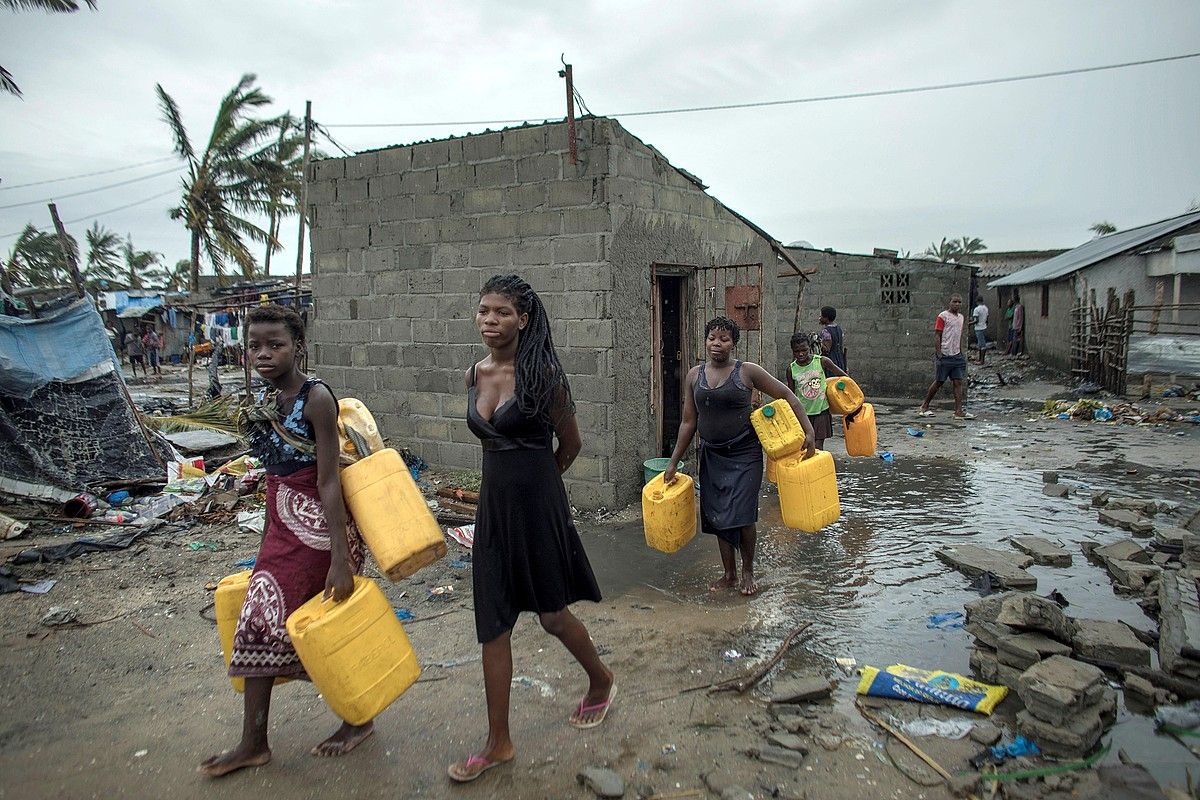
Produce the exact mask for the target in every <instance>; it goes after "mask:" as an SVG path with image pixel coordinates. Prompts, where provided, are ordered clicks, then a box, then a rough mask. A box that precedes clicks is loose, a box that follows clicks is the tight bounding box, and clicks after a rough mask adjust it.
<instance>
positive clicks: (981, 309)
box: [971, 295, 988, 364]
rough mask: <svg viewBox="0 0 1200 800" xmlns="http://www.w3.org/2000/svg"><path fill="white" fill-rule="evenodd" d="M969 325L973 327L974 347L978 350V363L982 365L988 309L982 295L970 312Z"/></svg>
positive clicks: (985, 351) (984, 352)
mask: <svg viewBox="0 0 1200 800" xmlns="http://www.w3.org/2000/svg"><path fill="white" fill-rule="evenodd" d="M971 324H972V325H974V326H975V345H976V346H977V347H978V348H979V363H980V364H983V362H984V355H985V354H986V353H987V324H988V307H987V303H985V302H983V295H980V296H979V301H978V302H977V303H976V304H975V308H974V309H972V310H971Z"/></svg>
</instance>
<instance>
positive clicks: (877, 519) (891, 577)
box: [588, 429, 1195, 783]
mask: <svg viewBox="0 0 1200 800" xmlns="http://www.w3.org/2000/svg"><path fill="white" fill-rule="evenodd" d="M1009 431H1011V429H1009ZM1006 432H1007V431H1006ZM994 441H997V440H994ZM1005 444H1006V445H1009V444H1011V445H1012V446H1018V447H1019V446H1021V445H1020V443H1019V441H1013V440H1012V439H1009V440H1008V441H1006V442H1005ZM1123 467H1124V465H1123V464H1122V465H1121V467H1117V466H1116V465H1112V466H1108V467H1102V468H1098V469H1096V470H1092V471H1090V472H1089V479H1090V480H1091V481H1092V483H1091V484H1090V486H1088V485H1081V484H1080V483H1079V482H1078V481H1071V480H1069V479H1068V478H1067V477H1066V476H1064V478H1063V479H1062V482H1063V483H1070V484H1072V485H1073V486H1075V487H1079V488H1080V491H1079V492H1078V494H1077V495H1076V496H1074V497H1072V498H1071V499H1069V500H1059V499H1053V498H1049V497H1046V496H1044V495H1043V494H1042V491H1041V490H1042V480H1041V473H1040V472H1033V471H1030V470H1022V469H1018V468H1014V467H1010V466H1005V465H1001V464H996V463H994V462H992V461H982V460H981V461H980V462H979V463H963V462H961V461H958V460H952V459H917V458H911V457H909V458H905V459H899V460H897V461H896V462H894V463H892V464H887V463H885V462H883V461H881V460H879V459H847V458H845V457H842V458H839V459H838V485H839V489H840V493H841V503H842V517H841V519H840V520H839V521H838V522H837V523H836V524H834V525H832V526H830V527H829V528H827V529H825V530H824V531H822V532H820V533H818V534H804V533H799V532H796V531H793V530H789V529H787V528H785V527H784V526H783V525H782V522H781V520H780V516H779V504H778V500H777V498H776V496H775V495H774V491H773V489H771V490H769V494H768V496H766V497H764V499H763V501H762V512H761V516H760V521H759V551H758V552H759V555H758V563H759V567H758V572H759V576H758V577H759V582H760V584H761V585H762V586H763V591H762V594H761V596H760V597H759V598H757V599H755V600H754V601H752V602H751V603H750V606H749V615H750V627H751V628H752V629H753V630H754V633H753V634H751V635H749V636H747V637H746V639H745V641H744V642H743V643H742V644H743V646H742V647H741V648H740V649H743V650H744V651H745V652H748V653H754V654H759V655H762V654H769V653H771V652H773V650H774V648H775V646H776V645H777V643H778V642H779V641H780V639H781V638H782V637H783V636H784V635H786V633H787V632H788V631H790V630H791V629H792V628H794V627H795V626H796V625H798V624H800V623H801V622H804V621H808V620H812V621H813V623H814V624H813V626H812V628H811V629H810V630H809V633H808V634H807V636H806V638H805V640H804V644H803V646H802V647H801V648H797V649H796V650H795V651H793V654H792V656H791V659H790V663H791V666H801V665H813V666H819V667H821V668H825V669H830V670H832V669H833V664H832V659H834V658H836V657H844V656H850V657H853V658H854V659H856V660H857V662H858V664H860V665H862V664H870V665H873V666H879V667H883V666H887V665H889V664H894V663H905V664H909V665H912V666H916V667H924V668H936V669H944V670H949V671H953V672H960V673H964V674H970V668H969V666H968V656H969V650H970V646H971V643H972V638H971V637H970V636H969V635H968V634H967V633H966V632H965V631H963V630H961V629H950V630H943V629H937V628H933V627H930V625H929V618H930V616H931V615H934V614H939V613H942V612H946V611H962V609H963V604H964V603H966V602H967V601H969V600H972V599H974V598H977V597H979V596H980V595H979V593H978V592H977V591H976V590H974V589H973V588H972V586H971V582H970V581H969V580H968V579H967V578H966V577H965V576H964V575H962V574H961V573H959V572H957V571H955V570H953V569H951V568H950V567H948V566H946V565H944V564H943V563H942V562H941V561H939V560H938V559H937V557H936V556H935V552H936V551H937V550H938V549H939V548H941V547H942V546H944V545H947V544H952V543H963V542H971V543H974V544H979V545H984V546H989V547H995V548H997V549H1000V550H1009V549H1011V545H1010V544H1009V543H1008V542H1007V541H1006V539H1007V538H1008V537H1010V536H1013V535H1021V534H1033V535H1038V536H1044V537H1046V538H1049V539H1051V540H1057V541H1059V542H1061V543H1062V544H1063V545H1064V546H1065V547H1066V548H1067V550H1068V551H1069V552H1070V553H1071V555H1072V558H1073V561H1074V563H1073V565H1072V566H1071V567H1067V568H1055V567H1039V566H1033V567H1030V568H1029V572H1031V573H1032V574H1033V575H1035V576H1036V577H1037V579H1038V587H1037V592H1038V594H1042V595H1045V594H1047V593H1049V592H1050V591H1051V590H1052V589H1057V590H1058V591H1059V592H1061V593H1062V594H1063V595H1065V596H1066V598H1067V600H1068V601H1069V602H1070V607H1069V608H1068V609H1067V613H1068V614H1070V615H1071V616H1073V617H1088V618H1095V619H1106V620H1123V621H1125V622H1128V623H1130V624H1132V625H1134V626H1136V627H1138V628H1141V629H1143V630H1153V629H1154V622H1153V621H1152V620H1150V619H1149V618H1147V617H1146V616H1145V614H1144V613H1143V612H1142V610H1141V608H1139V607H1138V605H1137V604H1136V603H1135V602H1134V600H1133V599H1132V598H1127V597H1123V596H1120V595H1117V594H1116V593H1115V592H1114V591H1113V586H1112V582H1111V581H1110V579H1109V577H1108V575H1107V573H1106V572H1105V571H1104V570H1103V569H1102V568H1100V567H1097V566H1095V565H1094V564H1091V563H1089V562H1088V561H1087V560H1086V558H1085V557H1084V555H1083V553H1082V551H1081V550H1080V545H1081V544H1082V543H1084V542H1089V541H1094V542H1098V543H1101V544H1103V543H1107V542H1110V541H1117V540H1120V539H1124V538H1127V537H1128V533H1126V532H1124V531H1120V530H1117V529H1114V528H1110V527H1108V526H1105V525H1102V524H1100V523H1099V522H1098V521H1097V518H1096V512H1095V510H1094V509H1092V508H1091V506H1090V491H1089V489H1090V488H1096V489H1107V490H1110V491H1113V492H1114V494H1123V495H1135V496H1137V495H1141V496H1152V495H1148V494H1145V493H1142V492H1139V491H1138V488H1139V486H1138V485H1137V484H1136V483H1134V479H1132V478H1131V477H1130V476H1127V475H1125V474H1124V473H1125V471H1124V468H1123ZM1139 480H1140V479H1139ZM1172 486H1174V488H1171V487H1172ZM1172 492H1176V493H1180V494H1182V492H1183V489H1182V487H1180V486H1178V485H1177V484H1171V483H1170V482H1162V483H1159V484H1157V492H1156V496H1158V497H1160V498H1162V499H1166V500H1179V499H1181V497H1180V496H1171V495H1172ZM601 540H602V541H599V542H595V546H594V545H593V543H592V542H591V541H589V545H588V547H589V551H591V552H592V559H593V564H594V565H595V566H596V571H597V573H598V576H599V577H600V579H601V585H602V586H604V587H605V589H606V591H608V592H609V593H611V594H612V595H614V596H615V594H617V593H619V592H622V591H625V590H626V589H628V588H631V587H633V586H635V585H638V584H649V585H652V586H655V587H657V588H659V589H661V590H665V591H667V592H670V593H672V594H675V595H678V596H679V597H682V598H683V599H685V600H686V601H687V602H694V603H699V604H702V605H704V604H722V605H724V604H728V603H737V602H741V601H740V598H736V597H735V596H732V595H730V594H729V593H723V594H722V595H721V596H711V595H709V593H708V592H707V591H706V587H707V585H708V582H709V581H710V580H712V579H713V578H715V577H716V576H717V574H718V572H719V561H718V556H717V546H716V542H715V541H714V539H713V538H712V537H710V536H704V535H702V534H698V535H697V536H696V538H695V540H693V541H692V542H691V543H690V544H689V545H688V546H687V547H686V548H684V550H682V551H681V552H680V553H677V554H675V555H673V556H665V555H662V554H659V553H655V552H654V551H651V550H649V549H648V548H647V547H646V546H645V544H644V541H643V540H642V537H641V530H640V524H639V525H637V526H629V527H627V526H622V527H621V528H620V529H619V530H613V531H610V532H608V533H606V534H602V535H601ZM715 655H716V654H715ZM854 683H855V679H853V678H845V679H843V680H842V683H841V685H840V687H839V690H838V703H839V705H842V706H845V708H843V710H849V712H850V713H851V714H852V715H853V716H857V715H855V714H853V710H852V709H851V708H849V702H850V701H851V699H852V695H853V691H854ZM1002 708H1003V707H1002ZM1109 736H1110V737H1111V739H1112V742H1113V745H1114V746H1113V755H1112V756H1111V758H1115V753H1116V750H1117V749H1118V748H1124V749H1125V750H1126V751H1127V752H1128V753H1129V755H1131V756H1132V757H1133V758H1135V759H1136V760H1138V761H1141V762H1142V763H1144V764H1145V765H1146V766H1147V767H1148V768H1149V769H1150V770H1151V771H1152V772H1153V773H1154V774H1155V777H1156V778H1158V779H1159V780H1160V781H1174V782H1176V783H1181V782H1182V781H1183V779H1184V769H1185V768H1186V767H1188V766H1192V765H1194V764H1195V758H1194V757H1193V756H1192V755H1191V754H1190V753H1188V752H1187V751H1186V750H1185V749H1184V748H1183V747H1181V746H1180V745H1179V744H1178V743H1176V742H1175V741H1174V740H1172V739H1170V738H1167V737H1160V736H1155V735H1154V734H1153V725H1152V723H1151V720H1150V719H1149V718H1147V717H1145V716H1142V715H1139V714H1136V713H1133V712H1130V711H1129V710H1127V709H1125V708H1124V706H1122V708H1121V710H1120V715H1119V717H1118V722H1117V725H1116V726H1115V727H1114V728H1113V729H1112V731H1111V732H1110V734H1109Z"/></svg>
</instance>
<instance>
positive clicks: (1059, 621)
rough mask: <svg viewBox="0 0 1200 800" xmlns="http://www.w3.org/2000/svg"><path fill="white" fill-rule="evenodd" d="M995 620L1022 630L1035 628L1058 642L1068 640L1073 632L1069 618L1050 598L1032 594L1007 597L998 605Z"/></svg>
mask: <svg viewBox="0 0 1200 800" xmlns="http://www.w3.org/2000/svg"><path fill="white" fill-rule="evenodd" d="M996 621H997V622H999V623H1000V624H1002V625H1009V626H1011V627H1013V628H1020V629H1022V630H1037V631H1042V632H1044V633H1047V634H1049V635H1050V636H1052V637H1054V638H1055V639H1057V640H1058V641H1060V642H1064V643H1066V642H1070V641H1071V634H1072V633H1073V632H1074V630H1073V625H1072V624H1071V620H1070V619H1069V618H1068V617H1067V616H1066V615H1065V614H1063V612H1062V609H1061V608H1059V607H1058V604H1056V603H1055V602H1054V601H1052V600H1047V599H1046V598H1044V597H1038V596H1037V595H1033V594H1019V595H1016V596H1014V597H1009V598H1008V599H1006V600H1005V601H1004V603H1003V604H1002V605H1001V606H1000V614H999V616H997V617H996Z"/></svg>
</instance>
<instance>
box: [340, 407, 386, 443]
mask: <svg viewBox="0 0 1200 800" xmlns="http://www.w3.org/2000/svg"><path fill="white" fill-rule="evenodd" d="M337 426H338V441H339V444H340V446H341V449H342V452H343V453H345V454H346V455H348V456H358V455H360V453H359V452H358V449H357V448H355V446H354V442H353V441H351V440H350V438H349V436H347V434H346V427H347V426H349V427H351V428H353V429H354V430H355V431H357V432H358V435H359V436H361V437H362V438H363V441H365V442H366V444H367V447H368V449H369V450H370V451H371V452H372V453H378V452H379V451H380V450H382V449H383V437H382V436H380V435H379V426H378V425H376V424H375V417H374V416H372V414H371V412H370V411H369V410H367V407H366V406H365V405H363V404H362V403H361V402H360V401H358V400H355V399H354V398H353V397H345V398H342V399H341V400H338V419H337ZM361 455H364V456H365V455H367V454H366V453H362V454H361Z"/></svg>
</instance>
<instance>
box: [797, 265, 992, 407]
mask: <svg viewBox="0 0 1200 800" xmlns="http://www.w3.org/2000/svg"><path fill="white" fill-rule="evenodd" d="M787 250H788V253H789V254H790V255H791V256H792V259H793V261H794V262H795V263H796V265H797V266H798V267H799V268H800V270H801V271H803V272H804V273H805V274H807V275H808V276H809V279H810V282H809V284H808V286H807V287H806V288H805V290H804V291H803V292H799V291H797V287H796V283H795V281H796V279H794V278H780V283H781V284H783V286H782V287H781V289H780V291H779V292H778V294H777V295H776V296H777V299H778V302H779V309H778V311H779V315H780V317H781V319H782V318H783V317H788V318H789V319H788V320H787V322H788V324H789V325H795V327H796V328H797V329H798V330H801V331H816V330H818V329H819V327H820V326H819V324H818V318H819V316H820V311H821V307H822V306H833V307H834V308H835V309H837V315H838V316H837V322H838V324H839V325H841V326H842V329H843V331H844V332H845V335H846V360H847V367H848V368H849V369H848V370H847V371H848V372H849V373H850V374H851V375H853V376H854V378H855V379H856V380H857V381H858V382H859V384H860V385H861V386H862V388H863V391H865V392H866V393H867V394H870V395H876V396H879V395H882V396H891V397H920V396H921V395H922V394H923V393H924V392H925V390H926V389H927V388H928V387H929V382H930V381H931V380H932V379H933V325H934V319H935V318H936V317H937V315H938V312H939V311H942V310H943V309H945V308H946V303H947V302H948V301H949V299H950V295H952V294H954V293H956V292H957V293H958V294H961V295H962V297H963V314H970V309H968V308H967V307H966V304H967V298H968V297H969V290H970V288H971V274H972V270H973V268H972V267H970V266H967V265H961V264H944V263H942V262H940V261H927V260H924V259H918V258H899V257H897V256H894V255H854V254H851V253H838V252H834V251H833V250H816V249H809V248H800V247H789V248H787ZM790 336H791V328H790V327H787V326H781V327H780V329H779V347H780V348H781V349H783V348H786V346H787V340H788V339H789V338H790ZM963 344H964V346H965V345H966V342H965V341H964V343H963ZM788 358H789V360H790V355H789V356H788Z"/></svg>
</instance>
